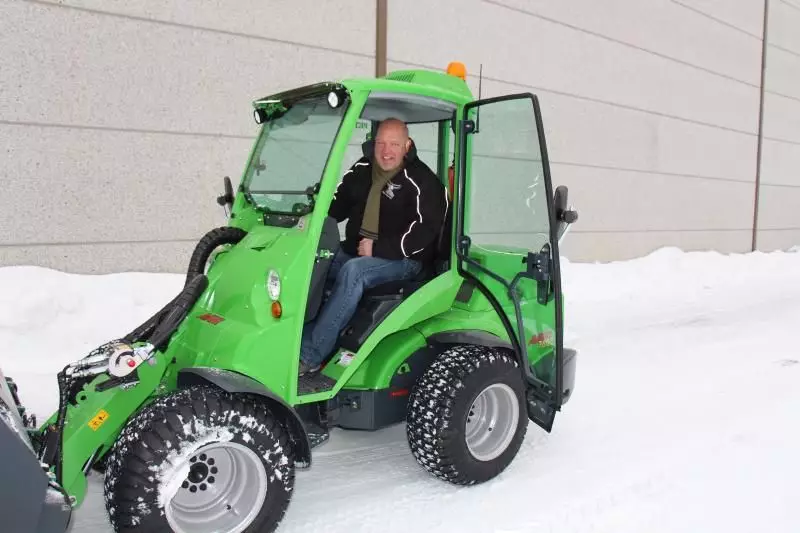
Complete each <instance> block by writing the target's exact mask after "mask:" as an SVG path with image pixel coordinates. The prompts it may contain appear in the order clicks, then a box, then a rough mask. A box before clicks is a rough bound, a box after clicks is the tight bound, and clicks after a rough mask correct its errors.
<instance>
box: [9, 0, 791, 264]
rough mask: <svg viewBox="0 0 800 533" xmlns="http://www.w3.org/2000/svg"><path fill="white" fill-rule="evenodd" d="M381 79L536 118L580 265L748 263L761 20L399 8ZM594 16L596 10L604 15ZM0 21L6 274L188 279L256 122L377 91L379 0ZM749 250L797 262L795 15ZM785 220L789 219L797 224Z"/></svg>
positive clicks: (685, 2) (679, 0)
mask: <svg viewBox="0 0 800 533" xmlns="http://www.w3.org/2000/svg"><path fill="white" fill-rule="evenodd" d="M388 4H389V7H388V38H387V40H388V42H387V49H388V64H387V67H388V70H389V71H391V70H393V69H397V68H408V67H411V68H415V67H427V68H434V69H437V70H438V69H443V68H445V67H446V65H447V64H448V63H449V62H450V61H454V60H456V61H461V62H463V63H465V64H466V65H467V68H468V69H469V74H470V77H469V80H468V81H469V83H470V86H471V87H472V89H473V91H474V92H475V93H476V94H477V91H478V69H479V65H482V67H483V79H482V84H481V90H482V96H484V97H487V96H493V95H498V94H503V93H509V92H520V91H531V92H534V93H535V94H537V95H538V96H539V98H540V101H541V104H542V108H543V113H544V120H545V128H546V133H547V136H548V146H549V151H550V158H551V162H552V173H553V178H554V180H555V182H556V185H560V184H564V185H567V186H569V189H570V198H571V200H572V201H573V202H574V203H575V205H576V207H577V208H578V209H579V211H580V220H579V222H578V224H576V226H575V227H574V228H573V231H572V232H571V233H570V235H569V236H568V237H567V240H566V241H565V246H564V249H563V253H564V254H565V255H567V256H568V257H569V258H570V259H572V260H575V261H593V260H615V259H625V258H630V257H635V256H639V255H642V254H645V253H648V252H649V251H652V250H654V249H656V248H658V247H661V246H679V247H681V248H684V249H687V250H697V249H715V250H719V251H721V252H745V251H749V250H750V248H751V244H752V237H753V220H754V210H755V205H756V174H757V172H756V170H757V156H758V146H759V143H758V131H759V130H758V127H759V105H760V88H761V71H762V68H761V67H762V42H761V35H762V29H763V22H764V0H741V1H738V2H730V1H729V0H658V1H654V2H641V1H637V0H605V1H604V2H602V3H598V2H596V1H594V0H573V1H572V2H552V1H543V0H534V1H524V0H459V1H455V0H449V1H441V2H428V1H423V0H404V1H403V2H399V1H395V2H389V3H388ZM601 4H602V5H601ZM226 5H227V6H231V5H232V6H235V8H234V7H228V9H223V7H222V6H223V4H221V3H218V2H213V3H206V2H193V1H190V0H162V1H159V2H155V1H152V0H131V1H127V2H122V1H118V0H117V1H111V2H109V1H108V0H105V1H101V0H59V1H56V0H0V51H2V53H0V146H2V147H3V149H4V151H3V153H4V164H3V165H0V180H2V183H3V192H4V194H3V195H0V265H10V264H36V265H41V266H46V267H52V268H58V269H61V270H67V271H73V272H109V271H125V270H137V271H173V272H180V271H183V270H184V269H185V265H186V262H187V261H188V257H189V254H190V253H191V249H192V247H193V245H194V243H195V242H196V241H197V239H198V238H199V237H200V236H201V235H202V234H203V233H205V232H206V231H207V230H208V229H210V228H212V227H215V226H217V225H222V224H224V223H225V218H224V213H223V211H222V209H221V208H220V207H219V206H218V205H217V204H216V202H215V198H216V196H217V195H218V194H220V193H221V190H222V177H223V176H225V175H229V176H230V177H231V178H232V180H233V182H234V185H235V184H236V183H237V182H238V179H239V176H240V174H241V171H242V168H243V166H244V162H245V158H246V156H247V154H248V151H249V149H250V147H251V143H252V139H253V137H254V135H255V133H256V125H255V124H254V123H253V121H252V117H251V108H250V102H251V101H252V100H253V99H254V98H256V97H258V96H262V95H266V94H269V93H271V92H274V91H277V90H281V89H284V88H288V87H292V86H297V85H300V84H304V83H309V82H313V81H318V80H320V79H326V78H341V77H347V76H359V75H367V76H369V75H372V74H373V73H374V72H375V67H376V58H375V40H376V39H375V38H376V35H375V18H376V2H375V0H350V2H347V3H341V2H315V1H312V0H300V1H296V0H270V1H268V2H266V1H257V0H237V1H236V2H234V3H228V4H226ZM769 5H770V9H769V22H770V26H769V32H768V42H769V43H770V46H769V47H768V55H767V62H766V65H767V69H766V86H765V87H766V93H765V101H764V119H763V124H764V141H763V149H762V153H761V157H762V160H761V187H760V189H759V191H758V192H759V200H758V207H759V226H758V227H759V231H758V244H759V246H760V247H763V249H775V248H785V247H788V246H791V245H793V244H800V230H798V229H797V228H798V227H800V209H798V208H797V206H800V176H799V175H798V171H797V169H798V168H800V83H798V82H800V37H798V36H799V35H800V33H798V32H797V31H795V30H794V29H795V28H797V27H800V26H799V25H800V0H769ZM793 206H794V207H793Z"/></svg>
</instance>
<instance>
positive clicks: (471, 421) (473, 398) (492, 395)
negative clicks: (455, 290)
mask: <svg viewBox="0 0 800 533" xmlns="http://www.w3.org/2000/svg"><path fill="white" fill-rule="evenodd" d="M406 422H407V424H406V435H407V437H408V443H409V447H410V448H411V453H412V454H413V455H414V457H415V458H416V460H417V462H418V463H419V464H420V465H422V466H423V467H424V468H425V469H426V470H427V471H428V472H430V473H431V474H433V475H434V476H436V477H438V478H440V479H443V480H445V481H448V482H450V483H453V484H456V485H472V484H476V483H482V482H484V481H488V480H489V479H492V478H493V477H495V476H497V475H498V474H500V473H501V472H502V471H503V470H505V468H506V467H507V466H508V465H509V464H510V463H511V461H512V460H513V459H514V457H515V456H516V454H517V452H518V451H519V448H520V446H521V445H522V440H523V439H524V437H525V432H526V430H527V424H528V417H527V410H526V408H525V393H524V385H523V381H522V375H521V372H520V369H519V365H518V364H517V362H516V361H515V360H514V359H513V358H512V357H511V356H509V355H506V354H505V353H502V352H499V351H496V350H493V349H491V348H487V347H484V346H473V345H460V346H455V347H452V348H450V349H448V350H446V351H444V352H443V353H441V354H439V355H438V356H437V358H436V360H435V361H434V362H433V364H432V365H431V366H430V367H429V368H428V370H427V371H426V372H425V374H423V376H422V377H421V378H420V379H419V381H418V382H417V384H416V385H415V387H414V390H413V392H412V394H411V396H410V398H409V402H408V414H407V420H406ZM493 431H494V432H495V433H492V432H493Z"/></svg>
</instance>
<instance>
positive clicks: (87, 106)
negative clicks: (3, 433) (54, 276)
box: [0, 0, 375, 272]
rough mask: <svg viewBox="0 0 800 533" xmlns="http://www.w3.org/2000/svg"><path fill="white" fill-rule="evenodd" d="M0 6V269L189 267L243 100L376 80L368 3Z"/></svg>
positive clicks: (237, 164) (211, 210) (237, 156)
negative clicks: (344, 79) (330, 81)
mask: <svg viewBox="0 0 800 533" xmlns="http://www.w3.org/2000/svg"><path fill="white" fill-rule="evenodd" d="M349 4H350V7H351V8H349V9H347V10H346V11H345V10H342V9H341V5H340V4H339V3H334V2H317V1H314V0H279V1H275V0H271V1H270V2H263V1H259V0H237V2H236V3H235V6H236V8H235V9H233V8H230V7H228V8H227V9H226V8H225V7H224V6H228V5H229V3H223V2H195V1H191V0H160V1H158V2H155V1H149V0H135V1H125V2H123V1H112V2H109V1H108V0H60V1H58V2H56V1H52V2H49V1H22V0H13V1H9V0H2V1H0V61H1V62H2V63H0V146H2V153H3V164H2V165H0V183H2V188H3V194H2V195H0V264H4V265H9V264H35V265H41V266H46V267H52V268H57V269H61V270H67V271H73V272H109V271H121V270H122V271H125V270H137V271H174V272H180V271H184V270H185V267H186V265H187V264H188V261H189V256H190V254H191V250H192V248H193V246H194V243H196V241H197V240H198V239H199V238H200V237H201V236H202V235H203V234H204V233H205V232H206V231H208V230H209V229H211V228H213V227H215V226H218V225H223V224H225V222H226V220H225V217H224V212H223V211H222V208H221V207H219V206H218V205H217V204H216V196H217V195H219V194H221V193H222V178H223V176H225V175H229V176H230V177H231V179H232V181H233V183H234V186H235V185H236V184H237V183H238V180H239V177H240V174H241V172H242V169H243V167H244V164H245V158H246V157H247V155H248V152H249V150H250V148H251V143H252V139H253V137H254V135H255V133H256V124H255V123H254V122H253V118H252V108H251V106H250V102H251V101H252V100H253V99H255V98H257V97H260V96H265V95H267V94H270V93H272V92H274V91H278V90H281V89H285V88H290V87H293V86H296V85H300V84H304V83H310V82H313V81H317V80H318V79H319V78H336V77H338V76H342V75H345V76H357V75H372V74H374V71H375V58H374V51H375V44H374V43H375V2H374V0H351V1H350V2H349Z"/></svg>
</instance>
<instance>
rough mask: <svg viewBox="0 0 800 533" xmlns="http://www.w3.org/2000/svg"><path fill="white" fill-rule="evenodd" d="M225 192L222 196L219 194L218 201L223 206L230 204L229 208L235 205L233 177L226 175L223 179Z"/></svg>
mask: <svg viewBox="0 0 800 533" xmlns="http://www.w3.org/2000/svg"><path fill="white" fill-rule="evenodd" d="M222 182H223V184H224V187H225V193H224V194H223V195H222V196H217V203H218V204H219V205H221V206H223V207H225V206H228V208H231V207H233V185H231V179H230V178H229V177H228V176H225V177H224V178H223V180H222Z"/></svg>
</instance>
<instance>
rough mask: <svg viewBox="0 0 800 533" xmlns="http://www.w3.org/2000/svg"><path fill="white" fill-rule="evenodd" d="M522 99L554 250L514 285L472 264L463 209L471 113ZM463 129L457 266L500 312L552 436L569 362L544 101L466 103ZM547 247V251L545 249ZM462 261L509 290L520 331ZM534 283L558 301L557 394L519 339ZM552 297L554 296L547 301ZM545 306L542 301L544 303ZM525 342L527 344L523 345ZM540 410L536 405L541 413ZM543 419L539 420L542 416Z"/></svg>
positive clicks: (472, 127)
mask: <svg viewBox="0 0 800 533" xmlns="http://www.w3.org/2000/svg"><path fill="white" fill-rule="evenodd" d="M523 98H528V99H530V100H531V102H532V103H533V110H534V116H535V122H536V130H537V134H538V137H539V149H540V152H541V158H542V166H543V172H544V176H545V191H546V194H547V210H548V219H549V224H550V227H549V236H550V243H549V249H547V250H543V251H542V252H540V253H529V254H528V256H527V257H526V258H525V260H524V261H523V262H527V263H528V268H527V269H526V270H524V271H520V272H519V273H518V274H517V275H516V276H515V277H514V279H513V280H512V281H511V282H510V283H509V282H508V281H506V280H505V279H503V278H502V277H500V276H498V275H497V274H495V273H494V272H492V271H490V270H489V269H487V268H485V267H484V266H482V265H481V264H479V263H478V262H476V261H474V260H472V259H470V258H469V257H468V255H467V254H468V252H469V246H470V238H469V237H468V236H467V235H465V234H464V209H465V206H466V198H465V194H464V193H463V192H464V190H465V188H466V173H465V171H466V163H467V153H466V146H467V135H470V134H472V133H474V132H475V122H474V121H472V120H467V114H468V113H469V111H470V110H471V109H473V108H476V107H480V106H484V105H487V104H493V103H497V102H502V101H507V100H519V99H523ZM459 122H460V124H459V128H458V130H457V131H458V137H457V139H456V142H457V145H458V153H459V165H458V173H457V176H456V182H457V184H458V185H457V187H458V191H459V192H460V194H459V195H458V210H457V213H456V228H457V229H456V232H457V241H456V255H457V257H458V259H459V261H458V263H457V270H458V273H459V274H460V275H461V276H463V277H464V278H467V279H469V280H470V281H471V282H472V283H473V284H474V285H475V286H476V287H477V288H478V290H480V291H481V293H482V294H483V295H484V296H486V298H487V299H488V300H489V302H490V303H491V304H492V307H494V309H495V312H497V314H498V316H499V317H500V320H501V322H502V323H503V326H504V327H505V329H506V331H507V333H508V335H509V338H510V339H511V342H512V345H513V348H514V351H515V352H516V354H517V357H518V358H519V362H520V367H521V368H522V372H523V376H524V378H525V380H526V382H527V383H528V386H529V393H530V394H532V395H533V396H534V398H535V399H536V400H538V401H539V402H544V403H545V404H546V406H547V408H548V409H547V410H548V411H552V413H551V414H550V415H549V416H546V417H545V418H546V419H545V420H543V421H542V422H541V423H540V421H539V420H537V423H539V424H540V425H542V427H544V429H546V430H547V431H549V430H550V427H551V426H552V418H553V416H554V411H556V410H560V408H561V405H562V403H563V398H562V396H563V361H564V339H563V312H562V297H561V265H560V261H559V249H558V238H557V220H556V213H555V208H554V205H553V186H552V180H551V175H550V161H549V158H548V154H547V143H546V140H545V132H544V125H543V122H542V114H541V107H540V106H539V100H538V98H537V97H536V95H534V94H532V93H529V92H526V93H516V94H509V95H504V96H498V97H493V98H487V99H483V100H476V101H473V102H470V103H469V104H467V105H466V106H465V107H464V109H463V115H462V117H461V119H460V121H459ZM546 248H547V247H546ZM543 252H544V253H549V261H550V262H551V267H550V268H547V269H545V270H549V272H542V271H541V270H538V269H537V268H536V267H535V266H534V265H533V264H531V263H534V262H535V261H536V260H537V259H540V258H541V255H540V254H541V253H543ZM462 262H466V263H468V264H470V265H472V266H474V267H475V268H477V269H479V270H481V271H483V272H485V273H486V274H487V275H489V276H491V277H492V278H493V279H495V280H497V281H498V282H499V283H501V284H502V285H503V286H505V287H506V289H507V290H508V291H509V296H510V297H511V299H512V301H513V302H514V307H515V311H516V322H517V324H516V329H515V328H514V327H513V326H512V324H511V322H510V320H509V319H508V317H507V316H506V314H505V312H504V311H503V310H502V307H501V306H500V304H499V302H498V301H497V299H496V298H495V297H494V295H493V294H492V293H491V291H490V290H489V289H488V288H487V287H486V286H485V285H484V284H483V283H481V282H480V281H479V280H478V279H477V278H476V277H475V276H474V275H472V274H471V273H470V272H468V271H466V270H465V269H464V268H463V264H462ZM525 277H527V278H532V279H536V280H537V281H540V282H541V281H545V282H547V283H549V285H550V287H549V289H548V294H549V292H550V290H552V295H553V298H555V330H556V334H555V336H556V339H555V347H554V348H555V352H556V354H555V355H556V361H555V364H556V384H555V389H556V390H555V391H553V387H551V386H550V384H549V383H546V382H544V381H542V380H540V379H538V378H537V377H536V376H535V375H534V373H533V371H532V369H531V368H530V365H529V363H528V356H527V347H526V345H525V344H524V339H520V334H521V332H522V331H524V329H523V327H522V326H523V325H522V315H521V312H520V305H519V300H518V298H517V296H516V294H515V291H514V289H515V288H516V285H517V283H518V282H519V280H520V279H521V278H525ZM548 298H549V296H548ZM540 302H541V299H540ZM521 340H522V341H523V342H521ZM540 407H541V406H540V405H539V404H538V403H537V408H540ZM537 418H538V417H537Z"/></svg>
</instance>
